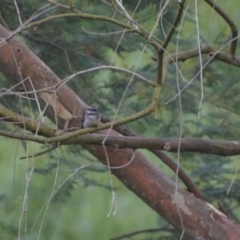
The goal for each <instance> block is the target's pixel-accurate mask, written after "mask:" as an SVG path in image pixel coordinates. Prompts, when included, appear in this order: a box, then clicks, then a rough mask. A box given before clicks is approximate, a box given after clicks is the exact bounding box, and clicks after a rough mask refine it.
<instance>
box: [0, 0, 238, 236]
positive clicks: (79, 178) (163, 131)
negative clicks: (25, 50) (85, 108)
mask: <svg viewBox="0 0 240 240" xmlns="http://www.w3.org/2000/svg"><path fill="white" fill-rule="evenodd" d="M18 2H20V1H18ZM64 2H65V3H66V4H69V1H61V3H64ZM71 2H72V3H73V5H74V7H76V8H78V9H79V10H80V11H82V12H86V13H89V14H100V15H102V16H108V17H112V16H113V15H114V14H115V15H114V16H115V19H117V20H119V21H123V22H124V23H127V22H128V20H127V19H126V18H125V17H123V16H122V15H121V14H119V13H117V12H115V11H113V10H112V9H111V8H110V6H107V5H104V4H103V3H102V2H101V3H100V1H96V0H95V1H93V0H92V1H85V0H84V1H71ZM123 2H124V1H123ZM125 2H126V1H125ZM125 2H124V6H125V8H126V9H128V11H129V15H132V14H133V13H134V11H135V7H136V4H137V2H138V1H127V2H126V3H125ZM44 4H46V3H45V2H43V1H37V0H28V1H24V3H23V2H21V3H19V9H20V12H21V17H22V20H23V21H26V20H27V19H28V18H29V17H30V16H32V14H33V13H34V12H35V11H37V9H39V8H40V7H42V6H44ZM236 4H237V3H234V1H228V3H226V4H224V6H223V7H224V9H225V11H226V12H228V13H231V15H233V18H234V20H239V17H238V15H237V10H235V9H236ZM158 11H159V1H156V0H154V1H145V0H142V1H141V2H140V5H139V8H138V9H137V10H136V12H135V15H134V17H133V19H135V20H136V22H137V23H139V24H140V25H141V26H142V27H143V28H144V29H145V30H146V31H149V32H151V30H152V29H153V26H154V24H155V23H156V21H157V13H158ZM64 12H68V11H67V10H63V9H61V8H54V9H51V10H50V11H48V12H46V13H44V14H43V15H42V16H39V17H38V18H37V19H35V20H40V19H43V18H45V17H49V16H52V15H53V14H61V13H64ZM176 13H177V4H176V3H174V1H172V2H171V3H170V5H169V6H168V9H167V11H165V12H164V14H163V18H162V19H161V21H160V23H159V25H158V26H157V28H156V29H155V31H154V36H155V37H157V38H159V39H160V40H162V41H163V40H164V39H165V36H166V33H168V32H169V30H170V28H171V24H172V22H173V19H174V18H175V15H176ZM0 14H1V18H2V19H4V21H5V22H6V24H7V26H8V27H9V28H10V29H12V30H14V29H16V28H17V27H18V26H19V22H18V17H17V14H16V11H15V7H14V3H13V1H10V0H4V1H1V3H0ZM198 18H199V31H200V36H199V38H200V41H201V44H203V43H206V44H209V45H211V46H213V47H214V48H215V49H219V48H221V47H222V46H223V45H224V44H226V43H228V41H229V39H230V35H231V34H230V31H229V27H228V26H227V24H226V23H225V22H224V21H222V19H221V18H220V17H219V16H218V15H217V14H216V13H215V11H213V10H212V9H210V8H209V6H207V5H206V4H205V3H204V2H202V3H200V2H199V4H198ZM237 23H238V25H239V21H238V22H237ZM122 30H123V29H122V28H121V27H119V26H116V25H114V24H112V23H108V22H105V21H92V20H86V19H78V18H60V19H55V20H52V21H49V22H46V23H43V24H40V25H38V26H37V27H33V28H30V29H27V30H26V31H23V32H21V33H20V34H19V35H20V36H21V38H22V39H23V41H25V43H26V44H27V46H29V48H31V49H32V51H33V52H34V53H36V54H37V55H38V56H39V57H40V58H41V59H42V60H43V61H44V62H45V63H46V64H47V65H48V66H49V67H50V68H51V69H53V70H54V71H55V72H56V74H57V75H58V76H59V77H60V78H62V79H63V78H65V77H66V76H68V75H70V74H72V73H75V72H78V71H81V70H86V69H89V68H92V67H96V66H101V65H115V66H118V67H122V68H127V69H128V70H131V71H136V72H137V73H138V74H140V75H142V76H144V77H146V78H148V79H150V80H151V81H154V80H155V79H156V69H157V63H156V62H154V61H153V60H152V59H151V57H153V56H155V55H156V53H155V51H154V49H153V48H152V47H151V46H149V44H148V43H147V41H146V40H144V39H143V38H142V37H140V36H139V35H137V34H135V33H131V32H126V33H125V34H124V36H123V37H122V38H121V36H122V34H123V32H122ZM177 30H178V31H177V33H176V34H175V35H174V36H173V39H172V42H171V44H170V45H169V48H168V49H167V51H168V52H170V53H174V52H176V51H183V50H187V49H190V48H193V47H196V46H197V39H198V36H197V29H196V15H195V6H194V5H193V3H190V4H189V9H188V11H187V13H186V15H185V21H184V22H183V24H182V25H181V26H180V27H179V28H178V29H177ZM178 33H179V36H178V37H177V34H178ZM120 39H121V41H120ZM145 46H146V49H145ZM228 49H229V43H228V44H227V45H226V47H224V50H226V51H227V50H228ZM221 51H223V49H221ZM237 52H238V53H239V52H240V50H239V48H238V49H237ZM199 61H200V60H199V58H192V59H188V60H186V61H185V62H179V63H178V65H177V66H176V65H174V64H172V65H170V66H169V69H168V76H167V80H166V83H165V87H164V90H163V92H162V95H161V99H160V101H159V106H158V110H157V111H156V112H155V113H153V114H151V115H149V116H147V117H145V118H144V119H140V120H138V121H136V122H133V123H130V124H128V125H127V127H128V128H130V129H131V130H133V131H135V132H136V133H138V134H139V135H143V136H151V137H178V136H179V132H180V127H181V128H182V132H183V136H182V137H189V138H191V137H198V138H209V139H216V140H221V139H224V140H236V139H238V138H239V135H240V129H239V127H238V125H239V95H240V83H239V70H238V69H236V68H235V67H233V66H229V65H226V64H224V63H221V62H219V61H216V60H209V56H202V61H203V66H204V69H203V71H202V73H203V78H202V80H203V89H202V88H201V85H202V83H201V77H200V74H199V72H200V70H201V69H200V63H199ZM182 76H184V78H182ZM130 79H131V76H129V75H127V74H125V73H122V72H120V73H119V72H115V71H110V70H99V71H94V72H89V73H86V74H82V75H80V76H78V77H76V78H74V79H73V80H71V81H70V82H69V83H68V85H69V86H70V87H71V88H72V89H73V90H74V91H75V93H76V94H78V95H79V96H80V97H81V98H82V99H83V100H84V101H85V102H86V103H87V104H89V105H90V104H94V105H96V106H97V107H98V108H99V109H100V111H101V112H102V113H104V114H105V115H107V116H109V117H110V118H113V117H114V115H115V113H116V109H117V107H118V104H119V102H120V101H121V99H122V97H123V92H124V91H125V89H126V86H127V85H128V83H129V81H130ZM0 81H1V83H2V86H4V87H5V88H9V87H10V86H9V84H8V81H6V79H5V78H4V77H3V76H0ZM178 84H179V86H180V89H182V90H183V89H184V90H183V91H182V94H181V105H180V98H179V97H178V96H177V93H178ZM13 90H16V88H14V89H13ZM16 91H17V90H16ZM201 91H203V93H204V97H203V99H202V100H203V104H202V106H201V108H200V110H199V106H200V102H201V94H202V92H201ZM152 93H153V89H152V88H151V87H149V86H148V85H146V83H144V82H140V81H139V80H135V79H134V80H132V82H131V84H130V87H129V89H128V91H127V93H126V96H125V97H124V99H123V102H122V105H121V106H120V109H119V112H118V115H117V118H122V117H125V116H128V115H131V114H133V113H135V112H138V111H140V110H142V109H143V108H145V107H147V106H148V105H149V103H150V101H151V97H152ZM171 99H172V100H171ZM170 100H171V101H170ZM1 104H3V105H5V106H6V107H9V108H11V109H12V110H14V111H16V112H18V113H23V114H24V115H28V116H33V117H34V118H36V119H38V118H39V111H38V108H37V106H36V104H35V103H34V101H29V100H26V99H23V98H20V97H16V96H12V95H5V96H4V97H1ZM180 106H181V108H180ZM198 113H199V114H200V119H199V118H198ZM181 120H182V125H180V122H181ZM1 142H2V148H4V149H5V151H0V153H1V159H3V162H2V163H1V169H6V172H4V171H2V172H1V175H2V176H0V179H1V182H2V183H4V184H3V185H2V187H1V188H0V213H1V214H0V215H1V217H0V232H1V233H0V238H1V239H10V238H13V237H16V236H17V234H18V231H19V227H18V226H19V221H20V216H21V213H22V212H21V211H22V208H23V200H24V193H25V187H26V185H27V181H26V179H25V176H29V174H32V175H31V178H30V185H29V189H28V191H27V192H28V194H29V196H28V197H29V199H28V209H27V212H26V213H24V214H25V215H24V214H23V215H24V216H25V217H26V218H27V219H28V220H27V223H28V225H29V226H28V228H32V230H31V231H30V233H29V239H37V234H38V231H39V230H40V225H41V222H43V228H42V232H41V238H42V239H58V240H59V239H79V236H81V239H108V238H110V237H114V236H116V235H120V234H125V233H127V232H131V231H134V230H135V229H143V228H148V227H149V228H150V227H151V228H152V227H156V226H163V225H164V224H166V223H165V221H164V220H163V219H160V220H159V219H158V217H157V216H156V214H155V213H153V212H152V211H151V210H150V209H149V208H148V207H147V206H145V205H144V203H142V202H141V201H140V200H139V199H138V198H137V197H136V196H133V194H132V193H130V192H129V191H127V190H126V189H125V187H124V186H123V185H122V184H121V183H119V182H118V181H117V180H116V179H114V190H115V191H116V196H117V202H118V210H117V215H116V216H112V215H111V216H110V217H109V218H107V214H108V211H109V208H110V207H111V199H112V196H111V186H110V184H109V175H108V171H107V170H106V169H105V168H103V167H102V166H96V161H95V159H94V158H93V157H92V156H90V155H89V154H88V153H86V152H85V151H84V150H83V149H82V148H80V147H79V146H69V147H67V148H63V150H62V148H61V151H59V150H57V151H54V152H52V153H51V154H50V155H44V156H42V157H37V158H36V159H35V158H33V159H28V160H27V161H22V162H20V160H19V157H21V156H25V155H26V152H27V154H29V155H32V154H36V153H37V152H39V151H41V150H42V149H41V148H40V147H39V146H38V145H34V146H32V145H29V143H27V142H24V143H22V144H19V146H18V144H16V141H13V142H9V141H5V140H3V139H2V141H1ZM7 149H14V151H15V150H16V153H14V152H11V151H9V150H7ZM146 154H148V153H146ZM148 156H149V158H150V159H151V160H152V159H153V157H152V155H150V154H149V155H148ZM170 156H171V157H172V158H173V159H174V160H176V159H177V155H176V154H171V155H170ZM14 159H15V160H14ZM234 160H235V161H236V162H235V161H234ZM237 160H238V158H237V157H231V158H230V157H229V158H223V157H219V156H212V155H204V154H197V153H194V154H193V153H188V154H181V157H180V165H181V167H183V168H184V170H185V171H186V172H187V173H188V174H189V175H190V176H191V178H192V179H193V181H194V183H196V185H197V187H198V188H199V189H200V190H201V191H202V193H203V194H204V197H205V198H206V199H207V200H208V201H209V202H211V203H214V204H215V205H216V206H217V203H216V201H217V200H219V201H220V202H221V203H222V204H223V205H224V207H226V210H227V211H228V212H229V214H230V215H231V217H233V218H234V219H235V220H236V221H240V220H239V217H238V216H239V204H238V201H239V197H240V191H239V188H238V186H239V184H240V178H239V177H238V175H236V178H235V179H234V182H233V185H232V187H231V190H230V193H229V194H228V195H227V194H226V192H227V190H228V189H229V187H230V184H231V181H232V180H233V177H234V174H235V170H236V168H237V167H238V162H237ZM14 161H16V162H15V163H13V162H14ZM153 161H155V163H156V165H158V166H159V165H160V163H159V162H158V160H153ZM89 162H91V163H92V165H91V166H87V167H83V169H80V170H79V171H77V172H76V174H74V176H73V177H72V178H69V179H67V178H68V177H69V176H70V174H72V173H73V171H75V170H76V169H77V168H81V167H82V166H85V165H87V164H89ZM14 165H15V168H16V169H15V170H13V167H14ZM160 167H161V169H162V170H163V171H165V172H168V171H169V170H168V169H167V168H166V166H163V164H162V166H160ZM31 170H33V171H32V173H31ZM168 173H169V172H168ZM170 174H172V173H170ZM172 176H173V175H172ZM14 179H15V181H14ZM13 181H14V184H15V186H14V187H13V188H12V187H11V186H12V182H13ZM59 186H62V187H60V188H59V189H58V190H57V191H56V193H54V195H53V196H52V195H51V194H52V192H53V191H54V190H56V189H57V188H58V187H59ZM50 196H52V197H51V199H50V201H48V200H49V198H50ZM46 203H48V204H49V207H48V209H47V211H46V216H45V217H44V214H43V212H44V211H45V210H46ZM62 203H64V204H62ZM42 209H43V210H42ZM38 214H39V215H40V217H39V218H38V217H37V216H38ZM143 216H144V217H143ZM99 223H100V224H99ZM103 226H104V227H103ZM21 227H22V228H21V229H24V228H23V223H22V225H21ZM103 228H104V231H103ZM23 234H24V233H22V236H23ZM144 236H147V237H146V238H147V239H151V238H152V239H157V237H158V236H161V237H159V239H174V237H175V239H179V235H178V233H176V235H174V236H173V235H171V231H170V233H169V231H167V233H166V234H165V233H162V232H161V233H159V235H157V234H156V233H155V234H154V235H150V237H149V235H142V236H141V237H135V238H134V239H143V237H144ZM155 236H157V237H155Z"/></svg>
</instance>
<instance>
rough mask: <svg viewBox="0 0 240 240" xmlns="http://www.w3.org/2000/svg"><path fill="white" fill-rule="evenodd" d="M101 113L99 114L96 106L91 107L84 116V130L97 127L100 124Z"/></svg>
mask: <svg viewBox="0 0 240 240" xmlns="http://www.w3.org/2000/svg"><path fill="white" fill-rule="evenodd" d="M100 118H101V116H100V113H99V112H98V109H97V108H96V107H95V106H89V107H88V108H87V109H86V111H85V114H84V119H83V127H84V128H91V127H97V126H98V125H99V123H100Z"/></svg>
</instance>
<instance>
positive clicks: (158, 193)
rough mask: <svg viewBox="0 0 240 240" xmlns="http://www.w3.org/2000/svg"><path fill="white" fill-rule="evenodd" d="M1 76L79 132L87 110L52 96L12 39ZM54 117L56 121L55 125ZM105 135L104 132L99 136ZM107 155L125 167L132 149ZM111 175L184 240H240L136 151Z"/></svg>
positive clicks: (40, 70) (54, 81) (227, 223)
mask: <svg viewBox="0 0 240 240" xmlns="http://www.w3.org/2000/svg"><path fill="white" fill-rule="evenodd" d="M9 34H10V32H8V31H7V30H6V29H5V28H4V27H3V26H1V25H0V37H1V38H4V37H6V36H8V35H9ZM16 63H17V64H16ZM0 70H1V71H2V73H3V74H4V75H6V77H7V78H8V79H9V81H11V82H12V83H13V84H17V83H20V82H22V80H23V79H28V80H26V81H24V83H22V85H21V86H22V89H23V90H24V91H33V90H37V91H38V90H42V91H39V92H37V97H38V100H39V101H40V102H41V104H42V105H43V106H44V105H46V104H49V105H50V106H49V108H48V110H47V111H46V115H47V116H48V117H49V118H50V119H51V120H52V121H55V122H57V123H58V125H59V127H60V128H62V127H63V126H64V125H65V124H66V122H69V123H70V124H69V127H76V126H79V124H80V122H81V121H80V119H81V117H82V112H83V110H84V108H85V107H86V104H85V103H84V102H83V101H82V100H81V99H79V98H78V97H77V96H76V95H75V93H74V92H73V91H72V90H70V89H69V88H68V87H67V86H62V87H61V88H60V89H58V91H57V92H55V90H54V89H56V88H53V86H59V84H60V79H59V78H58V77H57V75H56V74H54V73H53V72H52V71H51V69H49V68H48V67H47V66H46V65H45V64H44V63H43V62H42V61H41V60H40V59H39V58H38V57H37V56H36V55H35V54H34V53H33V52H31V51H30V50H29V49H28V48H27V47H26V46H24V45H23V44H22V43H21V41H20V40H18V39H17V38H16V37H14V38H11V39H10V40H9V41H8V42H5V43H4V44H2V45H1V47H0ZM19 73H21V75H20V74H19ZM32 86H34V87H32ZM43 89H45V90H43ZM55 116H57V121H56V118H55ZM105 132H106V131H102V134H105ZM117 134H118V133H117V132H115V131H113V130H112V131H111V135H117ZM85 147H86V148H87V150H88V151H89V152H91V153H92V154H93V155H94V156H96V157H97V158H98V159H99V160H100V161H101V162H102V163H104V164H106V156H105V152H104V148H103V147H102V146H99V145H91V146H90V145H89V146H85ZM106 149H107V153H108V158H109V161H110V165H111V166H118V167H119V166H122V165H125V164H126V163H128V162H129V161H130V159H131V158H132V156H133V150H132V149H116V148H113V147H107V148H106ZM112 173H113V174H114V175H115V176H116V177H118V178H119V179H120V180H121V181H122V182H123V183H124V184H125V185H126V186H127V187H128V188H129V189H130V190H131V191H133V192H134V193H135V194H136V195H137V196H138V197H140V198H141V199H142V200H143V201H144V202H145V203H146V204H148V205H149V206H150V207H151V208H152V209H153V210H155V211H156V212H157V213H158V214H160V215H161V216H163V217H164V218H165V219H166V220H167V221H168V222H170V223H171V224H172V225H173V226H174V227H176V228H178V229H184V231H185V234H186V235H187V236H189V237H191V238H194V239H209V240H210V239H212V240H213V239H214V240H217V239H224V240H227V239H231V240H237V239H240V237H239V236H240V226H239V225H238V224H236V223H235V222H233V221H232V220H230V219H228V218H227V217H226V216H225V215H223V214H222V213H220V212H219V211H217V210H216V209H215V208H213V207H212V206H210V205H209V204H208V203H206V202H204V201H202V200H200V199H197V198H196V197H195V196H194V195H193V194H191V193H189V192H187V191H185V190H183V189H181V188H180V187H178V190H177V193H176V184H175V182H174V181H173V180H171V179H170V178H169V177H168V176H166V175H165V174H164V173H162V172H161V171H160V170H159V169H157V168H156V167H155V166H154V165H153V164H152V163H151V162H150V161H149V160H148V159H147V158H146V157H144V156H143V155H142V154H141V153H140V152H139V151H136V154H135V158H134V160H133V162H132V163H131V164H129V165H128V166H127V167H124V168H120V169H115V170H112ZM135 210H137V211H139V210H138V209H137V206H136V208H135V209H133V212H134V211H135ZM180 216H181V218H180ZM143 217H144V216H143ZM181 219H182V220H181Z"/></svg>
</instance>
